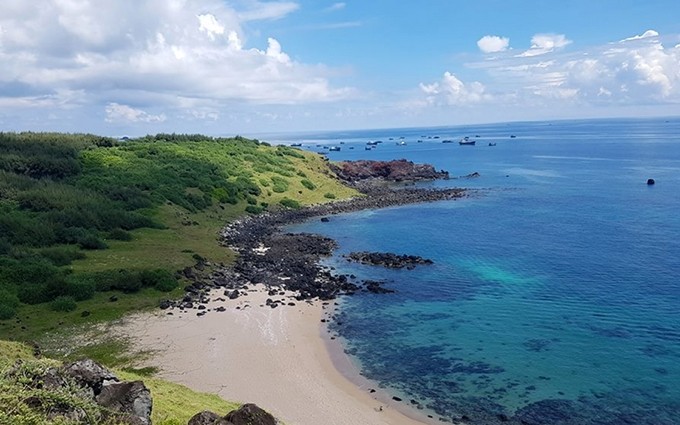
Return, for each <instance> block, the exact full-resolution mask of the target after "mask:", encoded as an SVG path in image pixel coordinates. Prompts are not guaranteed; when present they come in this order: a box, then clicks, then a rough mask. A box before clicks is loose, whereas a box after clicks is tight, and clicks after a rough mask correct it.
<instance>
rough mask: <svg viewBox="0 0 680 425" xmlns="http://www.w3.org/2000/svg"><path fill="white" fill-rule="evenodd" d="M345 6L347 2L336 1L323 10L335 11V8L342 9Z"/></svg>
mask: <svg viewBox="0 0 680 425" xmlns="http://www.w3.org/2000/svg"><path fill="white" fill-rule="evenodd" d="M346 6H347V3H344V2H338V3H333V4H332V5H330V6H328V7H327V8H326V9H325V10H326V12H335V11H337V10H342V9H344V8H345V7H346Z"/></svg>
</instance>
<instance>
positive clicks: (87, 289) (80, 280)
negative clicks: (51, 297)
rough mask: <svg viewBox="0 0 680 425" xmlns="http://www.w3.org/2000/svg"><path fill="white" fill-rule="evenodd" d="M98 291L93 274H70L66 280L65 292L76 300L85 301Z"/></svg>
mask: <svg viewBox="0 0 680 425" xmlns="http://www.w3.org/2000/svg"><path fill="white" fill-rule="evenodd" d="M96 291H97V283H96V282H95V281H94V279H93V278H92V276H87V275H82V274H78V275H70V276H67V277H66V279H65V281H64V291H63V292H64V293H65V294H66V295H69V296H71V297H73V298H74V299H75V300H76V301H85V300H89V299H90V298H92V297H93V296H94V294H95V292H96Z"/></svg>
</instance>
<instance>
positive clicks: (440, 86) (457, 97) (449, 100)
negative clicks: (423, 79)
mask: <svg viewBox="0 0 680 425" xmlns="http://www.w3.org/2000/svg"><path fill="white" fill-rule="evenodd" d="M420 90H421V91H422V92H423V93H424V94H425V96H426V100H427V103H428V104H444V105H465V104H469V103H479V102H482V101H485V100H489V99H491V96H490V95H489V94H487V93H486V88H485V87H484V85H483V84H482V83H480V82H478V81H474V82H472V83H468V84H465V83H463V82H462V81H461V80H460V79H458V77H456V76H455V75H453V74H452V73H450V72H448V71H447V72H445V73H444V76H443V77H442V78H441V80H439V81H436V82H434V83H431V84H424V83H420Z"/></svg>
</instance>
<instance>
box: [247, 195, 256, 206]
mask: <svg viewBox="0 0 680 425" xmlns="http://www.w3.org/2000/svg"><path fill="white" fill-rule="evenodd" d="M246 202H248V204H250V205H257V199H255V198H253V197H252V196H248V197H247V198H246Z"/></svg>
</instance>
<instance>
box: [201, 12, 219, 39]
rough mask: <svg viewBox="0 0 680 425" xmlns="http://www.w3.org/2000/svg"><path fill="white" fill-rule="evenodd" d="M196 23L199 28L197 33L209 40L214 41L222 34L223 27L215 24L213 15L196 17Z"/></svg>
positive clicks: (217, 23) (215, 20)
mask: <svg viewBox="0 0 680 425" xmlns="http://www.w3.org/2000/svg"><path fill="white" fill-rule="evenodd" d="M198 22H199V23H200V26H199V27H198V29H199V31H203V32H205V33H206V34H208V37H210V39H211V40H215V37H216V36H218V35H222V34H224V26H223V25H221V24H220V23H219V22H217V19H216V18H215V16H214V15H211V14H209V13H208V14H205V15H198Z"/></svg>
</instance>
